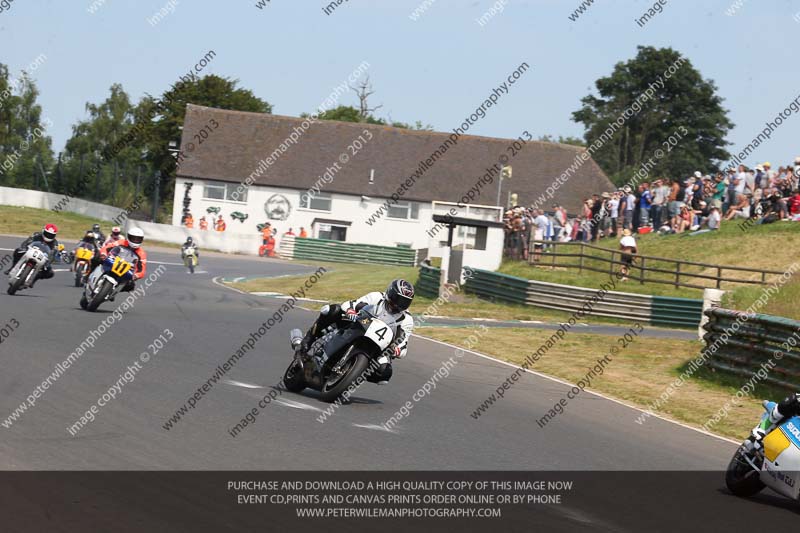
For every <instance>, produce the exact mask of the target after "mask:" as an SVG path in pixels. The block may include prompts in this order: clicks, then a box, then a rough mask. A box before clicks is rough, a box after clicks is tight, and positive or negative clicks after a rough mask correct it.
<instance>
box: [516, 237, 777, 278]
mask: <svg viewBox="0 0 800 533" xmlns="http://www.w3.org/2000/svg"><path fill="white" fill-rule="evenodd" d="M537 244H540V245H542V246H543V247H544V248H545V250H546V252H545V253H543V254H541V257H540V260H539V261H538V262H536V263H534V261H533V258H534V254H533V246H534V245H537ZM530 249H531V252H530V253H529V256H528V262H529V263H530V264H535V265H538V266H551V267H558V268H577V269H578V271H579V272H583V271H584V270H588V271H590V272H603V273H611V272H614V271H617V270H619V268H620V266H621V265H622V264H623V263H622V261H621V259H622V252H621V251H619V250H610V249H608V248H603V247H601V246H595V245H592V244H587V243H583V242H555V241H531V248H530ZM781 275H783V272H779V271H776V270H759V269H755V268H745V267H737V266H724V265H711V264H707V263H697V262H693V261H683V260H681V259H670V258H666V257H657V256H653V255H636V256H635V261H634V264H633V266H632V267H631V268H630V273H629V275H628V277H630V278H631V279H633V280H636V281H638V282H640V283H642V284H644V283H662V284H665V285H673V286H675V287H690V288H693V289H705V288H707V287H716V288H717V289H721V288H724V287H722V284H723V283H728V284H751V285H753V284H754V285H766V284H767V283H769V282H770V279H768V278H771V277H772V276H781Z"/></svg>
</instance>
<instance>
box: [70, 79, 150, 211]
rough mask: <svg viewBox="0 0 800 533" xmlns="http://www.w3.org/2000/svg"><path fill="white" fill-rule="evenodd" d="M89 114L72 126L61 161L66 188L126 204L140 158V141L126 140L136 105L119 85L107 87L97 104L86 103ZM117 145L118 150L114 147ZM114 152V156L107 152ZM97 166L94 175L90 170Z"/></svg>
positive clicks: (132, 190)
mask: <svg viewBox="0 0 800 533" xmlns="http://www.w3.org/2000/svg"><path fill="white" fill-rule="evenodd" d="M85 110H86V112H87V113H88V115H89V117H88V119H86V120H82V121H79V122H78V123H77V124H75V125H74V126H72V137H70V138H69V139H68V140H67V144H66V149H65V156H66V157H65V162H64V164H63V169H62V170H63V175H64V181H65V183H66V185H67V187H66V190H71V191H77V192H78V194H80V195H81V196H83V197H85V198H92V199H95V200H97V201H100V202H104V203H110V204H114V205H127V204H129V203H130V202H131V201H132V200H133V196H134V195H135V188H136V185H135V183H136V182H135V180H136V176H137V174H138V172H139V166H140V165H143V164H144V163H145V161H144V160H143V157H142V150H143V144H142V143H141V142H135V140H134V142H131V143H127V142H125V140H126V138H127V137H128V136H129V135H130V133H131V130H132V128H133V125H134V122H135V120H136V115H135V110H136V108H135V106H134V105H133V104H132V103H131V99H130V97H129V96H128V94H127V93H126V92H125V90H124V89H123V88H122V85H120V84H116V83H115V84H114V85H112V86H111V87H110V88H109V96H108V97H107V98H106V99H105V100H104V101H103V102H101V103H100V104H93V103H88V102H87V103H86V105H85ZM117 146H120V147H121V148H120V149H119V150H116V149H115V147H117ZM111 152H113V156H109V154H110V153H111ZM93 168H97V169H98V170H97V172H96V174H93V173H92V169H93Z"/></svg>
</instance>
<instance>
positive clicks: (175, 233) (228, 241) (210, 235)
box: [125, 220, 261, 255]
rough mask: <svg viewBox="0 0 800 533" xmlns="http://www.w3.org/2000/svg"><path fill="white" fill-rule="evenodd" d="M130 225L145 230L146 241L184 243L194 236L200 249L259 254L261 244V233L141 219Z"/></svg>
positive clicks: (131, 221)
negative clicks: (208, 228) (232, 232)
mask: <svg viewBox="0 0 800 533" xmlns="http://www.w3.org/2000/svg"><path fill="white" fill-rule="evenodd" d="M130 226H138V227H140V228H142V230H144V234H145V242H147V240H148V239H152V240H156V241H163V242H171V243H175V244H183V243H184V242H185V241H186V237H188V236H189V235H191V236H192V238H193V239H194V241H195V242H196V243H197V245H198V246H199V247H200V250H218V251H220V252H227V253H241V254H247V255H257V254H258V248H259V247H260V246H261V236H260V235H242V234H228V232H227V231H226V232H225V233H220V232H218V231H200V230H199V229H186V228H185V227H182V226H170V225H169V224H153V223H151V222H142V221H140V220H129V221H127V222H126V224H125V230H126V231H127V230H128V228H129V227H130Z"/></svg>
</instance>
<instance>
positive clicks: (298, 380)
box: [283, 305, 398, 402]
mask: <svg viewBox="0 0 800 533" xmlns="http://www.w3.org/2000/svg"><path fill="white" fill-rule="evenodd" d="M397 327H398V324H397V322H396V321H394V320H391V321H389V322H385V321H384V320H383V319H382V318H381V317H378V316H377V315H376V314H375V307H374V306H372V305H368V306H365V307H364V308H362V309H361V311H359V312H358V314H357V315H355V317H354V320H352V321H350V322H348V323H346V324H345V325H343V326H337V324H332V325H330V326H328V327H327V328H326V329H325V330H323V332H322V335H320V337H319V338H318V339H317V340H316V341H314V342H313V343H312V344H311V346H310V347H309V348H308V351H303V349H302V347H301V342H302V339H303V332H302V331H300V330H299V329H293V330H292V331H291V332H290V334H289V337H290V343H291V345H292V348H293V349H294V351H295V353H294V358H293V359H292V362H291V364H290V365H289V368H287V369H286V372H285V373H284V375H283V384H284V385H285V386H286V389H287V390H289V391H290V392H300V391H302V390H303V389H305V388H306V387H308V388H311V389H314V390H317V391H319V392H320V398H321V399H322V400H323V401H326V402H333V401H335V400H336V399H337V398H339V397H340V396H341V395H342V393H344V392H345V391H346V390H348V388H349V387H350V386H351V385H352V384H353V383H354V382H355V381H356V380H358V379H359V378H360V379H361V381H363V380H364V379H366V378H368V377H369V375H370V374H371V373H372V372H374V370H375V369H376V368H377V367H378V366H380V365H381V364H384V363H388V362H389V357H388V356H387V355H386V354H385V353H383V352H384V351H386V348H387V347H389V346H390V345H391V344H392V341H394V338H395V335H396V331H397ZM361 376H363V377H361ZM358 385H360V383H358Z"/></svg>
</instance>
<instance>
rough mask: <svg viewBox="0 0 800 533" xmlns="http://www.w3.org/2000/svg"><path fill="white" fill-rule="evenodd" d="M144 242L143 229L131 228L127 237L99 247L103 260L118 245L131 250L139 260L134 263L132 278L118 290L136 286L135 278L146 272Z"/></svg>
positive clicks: (127, 289)
mask: <svg viewBox="0 0 800 533" xmlns="http://www.w3.org/2000/svg"><path fill="white" fill-rule="evenodd" d="M143 242H144V231H142V229H141V228H131V229H129V230H128V236H127V239H121V240H119V241H117V242H115V243H110V244H109V245H108V246H103V247H102V248H100V254H99V255H100V260H101V261H102V260H104V259H105V258H106V257H108V256H109V255H110V253H111V252H112V251H113V250H114V248H116V247H118V246H125V247H127V248H130V249H131V250H133V253H135V254H136V257H138V258H139V261H137V263H136V271H135V272H134V273H133V279H132V280H131V281H130V282H128V284H127V285H125V287H123V288H122V290H121V291H120V292H129V291H132V290H133V289H134V288H135V287H136V280H137V279H142V278H143V277H144V276H145V274H146V273H147V252H145V250H144V248H142V243H143Z"/></svg>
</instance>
